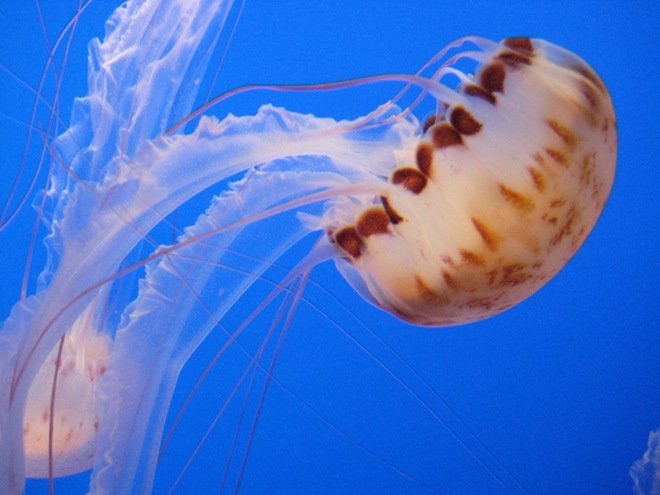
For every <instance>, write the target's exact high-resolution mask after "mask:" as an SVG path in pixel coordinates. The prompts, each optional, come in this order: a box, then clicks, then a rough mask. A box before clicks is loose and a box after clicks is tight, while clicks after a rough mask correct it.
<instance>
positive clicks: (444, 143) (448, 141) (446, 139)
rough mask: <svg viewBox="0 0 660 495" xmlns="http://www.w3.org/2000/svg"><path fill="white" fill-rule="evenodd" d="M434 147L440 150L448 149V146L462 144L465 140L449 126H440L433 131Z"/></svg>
mask: <svg viewBox="0 0 660 495" xmlns="http://www.w3.org/2000/svg"><path fill="white" fill-rule="evenodd" d="M431 132H432V139H433V146H435V147H436V148H438V149H442V148H446V147H448V146H454V145H456V144H462V143H463V138H462V137H461V135H460V134H459V133H458V132H457V131H456V129H454V128H453V127H452V126H450V125H449V124H440V125H437V126H435V127H433V129H432V130H431Z"/></svg>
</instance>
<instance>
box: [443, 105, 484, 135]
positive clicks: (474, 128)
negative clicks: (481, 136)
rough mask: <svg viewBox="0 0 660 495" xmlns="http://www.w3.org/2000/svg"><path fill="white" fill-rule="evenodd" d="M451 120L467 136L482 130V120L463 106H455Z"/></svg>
mask: <svg viewBox="0 0 660 495" xmlns="http://www.w3.org/2000/svg"><path fill="white" fill-rule="evenodd" d="M449 120H450V122H451V125H453V126H454V128H455V129H456V130H457V131H458V132H460V133H461V134H464V135H466V136H471V135H472V134H476V133H477V132H479V131H480V130H481V122H479V121H478V120H477V119H475V118H474V117H473V116H472V114H470V112H468V111H467V110H466V109H465V108H463V107H455V108H454V109H453V110H452V111H451V116H450V117H449Z"/></svg>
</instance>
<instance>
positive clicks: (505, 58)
mask: <svg viewBox="0 0 660 495" xmlns="http://www.w3.org/2000/svg"><path fill="white" fill-rule="evenodd" d="M497 58H498V59H499V60H501V61H502V62H504V63H505V64H507V65H510V66H511V67H518V66H519V65H521V64H525V65H530V64H531V63H532V59H531V58H529V56H527V55H523V54H522V53H519V52H502V53H500V54H499V55H497Z"/></svg>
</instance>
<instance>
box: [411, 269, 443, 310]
mask: <svg viewBox="0 0 660 495" xmlns="http://www.w3.org/2000/svg"><path fill="white" fill-rule="evenodd" d="M415 284H416V285H417V291H418V292H419V296H420V297H421V299H422V300H423V301H424V302H425V303H427V304H430V305H433V306H444V305H446V304H448V303H449V298H448V297H447V296H445V295H443V294H438V293H437V292H435V291H434V290H433V289H431V288H430V287H429V286H428V285H426V284H425V283H424V281H423V280H422V279H421V278H419V276H417V275H415Z"/></svg>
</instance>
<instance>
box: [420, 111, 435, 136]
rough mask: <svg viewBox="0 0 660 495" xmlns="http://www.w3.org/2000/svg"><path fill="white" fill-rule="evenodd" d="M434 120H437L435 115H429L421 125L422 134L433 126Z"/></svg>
mask: <svg viewBox="0 0 660 495" xmlns="http://www.w3.org/2000/svg"><path fill="white" fill-rule="evenodd" d="M436 120H437V119H436V116H435V115H429V116H428V117H427V118H426V120H425V121H424V125H422V131H424V132H426V131H428V130H429V129H430V128H431V127H433V126H434V125H435V122H436Z"/></svg>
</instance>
